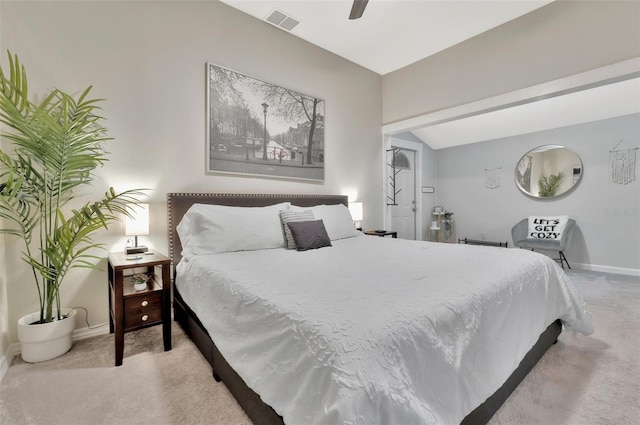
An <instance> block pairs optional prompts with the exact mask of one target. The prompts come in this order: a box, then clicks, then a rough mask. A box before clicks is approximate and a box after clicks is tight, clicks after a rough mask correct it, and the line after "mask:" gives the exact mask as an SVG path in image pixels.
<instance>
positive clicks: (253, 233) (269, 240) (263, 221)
mask: <svg viewBox="0 0 640 425" xmlns="http://www.w3.org/2000/svg"><path fill="white" fill-rule="evenodd" d="M290 205H291V204H290V203H289V202H283V203H280V204H276V205H270V206H267V207H228V206H224V205H206V204H193V205H192V206H191V208H189V210H188V211H187V212H186V214H185V215H184V217H182V220H181V221H180V224H178V226H177V228H176V230H177V232H178V236H179V237H180V242H181V243H182V255H183V256H186V255H190V254H217V253H221V252H229V251H253V250H257V249H271V248H282V247H284V236H283V234H282V225H281V224H280V214H279V212H280V210H286V209H287V208H289V206H290Z"/></svg>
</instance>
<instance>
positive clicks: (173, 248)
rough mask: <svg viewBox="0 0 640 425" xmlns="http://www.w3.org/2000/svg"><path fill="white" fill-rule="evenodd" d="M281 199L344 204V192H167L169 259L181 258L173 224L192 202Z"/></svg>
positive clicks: (258, 203)
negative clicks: (285, 193)
mask: <svg viewBox="0 0 640 425" xmlns="http://www.w3.org/2000/svg"><path fill="white" fill-rule="evenodd" d="M280 202H291V203H292V204H293V205H298V206H300V207H310V206H313V205H322V204H326V205H333V204H344V205H345V206H348V200H347V196H344V195H279V194H239V193H169V194H167V214H168V217H167V218H168V219H167V223H168V225H169V258H171V260H172V263H173V265H174V266H175V265H176V264H178V263H179V262H180V260H181V259H182V245H181V244H180V238H179V237H178V233H177V232H176V226H177V225H178V224H179V223H180V220H182V217H183V216H184V214H185V213H186V212H187V210H189V208H190V207H191V205H193V204H213V205H227V206H235V207H264V206H267V205H273V204H277V203H280Z"/></svg>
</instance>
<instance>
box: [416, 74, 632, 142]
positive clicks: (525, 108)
mask: <svg viewBox="0 0 640 425" xmlns="http://www.w3.org/2000/svg"><path fill="white" fill-rule="evenodd" d="M638 112H640V78H633V79H630V80H625V81H620V82H616V83H612V84H607V85H603V86H600V87H595V88H591V89H588V90H579V91H576V92H573V93H568V94H564V95H562V96H557V97H551V98H547V99H542V100H538V101H534V102H530V103H525V104H522V105H517V106H511V107H508V108H504V109H499V110H496V111H492V112H489V113H480V114H474V115H472V116H470V117H467V118H461V119H456V120H453V121H449V122H444V123H441V124H436V125H432V126H427V127H422V128H418V129H415V130H413V131H412V133H413V134H415V135H416V136H417V137H418V138H419V139H420V140H422V141H423V142H425V143H426V144H427V145H429V146H430V147H431V148H433V149H441V148H447V147H451V146H459V145H466V144H469V143H476V142H482V141H486V140H493V139H499V138H502V137H510V136H517V135H520V134H528V133H533V132H536V131H542V130H549V129H552V128H558V127H566V126H569V125H574V124H582V123H587V122H591V121H597V120H603V119H607V118H613V117H619V116H623V115H629V114H634V113H638Z"/></svg>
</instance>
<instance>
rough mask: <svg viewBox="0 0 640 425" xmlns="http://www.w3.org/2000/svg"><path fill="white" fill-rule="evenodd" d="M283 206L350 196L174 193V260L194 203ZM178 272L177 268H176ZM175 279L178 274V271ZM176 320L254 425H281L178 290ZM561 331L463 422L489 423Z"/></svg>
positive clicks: (548, 333)
mask: <svg viewBox="0 0 640 425" xmlns="http://www.w3.org/2000/svg"><path fill="white" fill-rule="evenodd" d="M279 202H291V203H292V204H294V205H298V206H301V207H308V206H313V205H320V204H327V205H332V204H344V205H347V197H346V196H341V195H276V194H257V195H256V194H219V193H218V194H212V193H169V194H168V195H167V208H168V226H169V257H170V258H171V259H172V264H173V265H174V266H175V265H177V264H178V263H179V262H180V259H181V258H182V256H181V252H182V246H181V245H180V239H179V238H178V234H177V233H176V226H177V225H178V223H180V220H181V219H182V216H183V215H184V214H185V213H186V212H187V210H188V209H189V207H191V205H193V204H195V203H199V204H215V205H228V206H241V207H260V206H266V205H273V204H276V203H279ZM174 270H175V268H174ZM174 278H175V272H174ZM173 309H174V320H176V321H177V322H178V323H179V324H180V326H181V327H182V328H183V329H184V331H185V333H186V334H187V335H189V337H190V338H191V339H192V341H193V342H194V343H195V345H196V346H197V347H198V349H199V350H200V352H201V353H202V355H203V356H204V357H205V358H206V359H207V361H208V362H209V364H210V365H211V368H212V371H213V376H214V378H215V379H216V381H222V382H224V384H225V385H226V387H227V388H228V390H229V392H231V394H232V395H233V396H234V397H235V398H236V400H237V401H238V404H239V405H240V406H241V407H242V408H243V409H244V411H245V412H246V413H247V416H249V418H250V419H251V420H252V421H253V423H254V424H259V425H262V424H269V425H273V424H279V425H282V424H283V423H284V422H283V419H282V417H281V416H279V415H278V414H277V413H276V412H275V411H274V410H273V409H272V408H271V407H270V406H269V405H267V404H265V403H264V402H263V401H262V400H261V399H260V396H259V395H258V394H256V393H255V392H254V391H253V390H252V389H251V388H249V387H248V386H247V384H245V382H244V381H243V380H242V378H240V376H238V374H237V373H236V372H235V370H233V368H231V366H229V364H228V363H227V361H226V360H225V359H224V357H223V356H222V355H221V354H220V352H219V351H218V349H217V348H216V345H215V344H214V342H213V341H212V339H211V337H210V336H209V334H208V332H207V330H206V329H205V328H204V326H203V325H202V323H201V322H200V320H199V319H198V317H197V316H196V315H195V313H194V312H193V311H192V310H191V309H190V308H189V306H188V305H187V304H186V303H185V302H184V301H183V299H182V297H181V296H180V293H179V291H178V290H177V288H176V286H175V285H174V300H173ZM560 332H562V325H561V324H560V320H556V321H555V322H553V323H552V324H550V325H549V327H548V328H547V329H546V330H545V331H544V332H543V333H542V334H541V335H540V338H539V339H538V341H537V342H536V344H535V345H534V346H533V348H532V349H531V350H530V351H529V352H528V353H527V355H526V356H525V357H524V359H523V360H522V361H521V362H520V365H519V366H518V368H517V369H516V370H515V371H514V372H513V373H512V374H511V376H510V377H509V378H508V379H507V381H506V382H505V383H504V384H503V385H502V387H500V388H499V389H498V390H497V391H496V392H495V393H494V394H493V395H492V396H491V397H489V398H488V399H487V400H486V401H485V402H484V403H482V404H481V405H480V406H478V407H477V408H476V409H475V410H473V411H472V412H471V413H469V415H467V417H466V418H464V420H463V421H462V423H461V424H462V425H476V424H478V425H479V424H486V423H487V422H488V421H489V420H490V419H491V417H492V416H493V415H494V414H495V412H496V411H498V409H499V408H500V406H502V404H503V403H504V402H505V400H506V399H507V398H508V397H509V395H510V394H511V393H512V392H513V390H514V389H515V388H516V387H517V386H518V384H519V383H520V382H521V381H522V380H523V379H524V377H525V376H526V375H527V373H529V371H530V370H531V369H532V368H533V366H534V365H535V364H536V363H537V362H538V360H540V358H542V356H543V355H544V353H545V352H546V351H547V349H548V348H549V347H550V346H551V345H553V344H554V343H555V342H556V341H557V338H558V336H559V335H560Z"/></svg>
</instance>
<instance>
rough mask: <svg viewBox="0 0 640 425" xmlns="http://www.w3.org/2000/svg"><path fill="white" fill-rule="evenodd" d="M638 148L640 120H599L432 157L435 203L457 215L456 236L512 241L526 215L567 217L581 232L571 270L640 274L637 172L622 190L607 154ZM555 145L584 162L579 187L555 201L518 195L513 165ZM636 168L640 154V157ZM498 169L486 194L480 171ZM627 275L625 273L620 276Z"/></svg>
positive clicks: (572, 252) (443, 151) (571, 253)
mask: <svg viewBox="0 0 640 425" xmlns="http://www.w3.org/2000/svg"><path fill="white" fill-rule="evenodd" d="M622 139H624V140H625V141H626V142H627V143H628V144H629V145H631V146H635V147H640V115H639V114H634V115H627V116H624V117H619V118H612V119H608V120H602V121H596V122H592V123H588V124H582V125H575V126H570V127H564V128H559V129H554V130H548V131H543V132H538V133H531V134H527V135H523V136H517V137H509V138H503V139H497V140H492V141H487V142H482V143H475V144H471V145H466V146H459V147H454V148H448V149H441V150H438V151H436V157H437V173H436V178H437V183H438V187H437V193H438V198H437V199H438V201H437V202H438V204H439V205H443V206H445V208H446V209H447V210H451V211H453V212H454V213H455V219H456V230H457V234H458V235H457V236H458V237H469V238H475V239H480V238H481V234H482V233H486V238H487V239H488V240H494V241H509V246H512V240H511V227H512V226H513V225H514V224H515V223H516V222H518V221H519V220H520V219H522V218H526V217H527V216H529V215H536V214H539V215H553V214H567V215H569V216H570V217H571V218H574V219H575V220H576V221H577V225H578V230H577V232H576V233H575V235H574V239H573V243H572V245H571V247H570V248H569V250H568V251H567V252H566V254H567V257H568V259H569V262H570V263H579V264H586V265H591V266H590V267H593V268H595V269H596V270H603V271H622V272H631V271H633V270H635V272H637V271H638V270H640V180H638V179H640V172H638V171H637V168H638V167H637V166H636V173H637V179H636V180H635V181H634V182H632V183H629V184H627V185H621V184H614V183H611V181H610V175H609V151H610V150H611V149H613V148H614V147H615V145H616V144H618V142H619V141H620V140H622ZM545 144H560V145H564V146H567V147H568V148H570V149H572V150H573V151H574V152H576V153H577V154H578V155H579V156H580V157H581V159H582V162H583V165H584V175H583V178H582V181H581V182H580V184H579V186H578V187H577V188H576V189H575V190H573V191H572V192H570V193H569V194H568V195H566V196H563V197H561V198H559V199H557V200H539V199H533V198H530V197H528V196H526V195H524V194H523V193H521V192H520V191H519V190H518V189H517V187H516V185H515V180H514V170H515V165H516V163H517V162H518V160H519V159H520V158H521V157H522V155H524V154H525V153H526V152H528V151H529V150H530V149H532V148H534V147H537V146H540V145H545ZM638 162H640V154H638ZM496 167H502V173H501V179H502V184H501V186H500V187H498V188H496V189H488V188H486V187H485V184H484V169H485V168H496ZM625 269H628V270H625Z"/></svg>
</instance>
